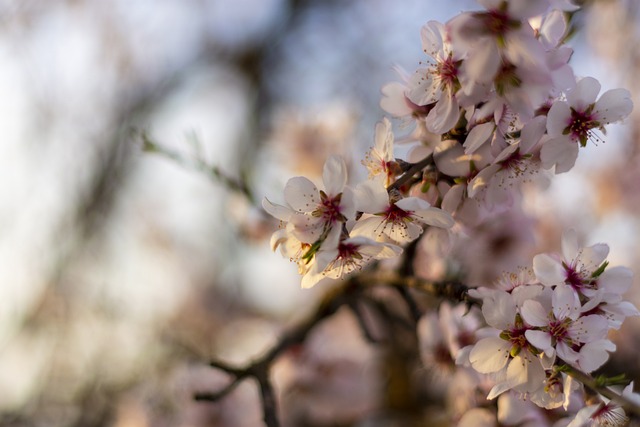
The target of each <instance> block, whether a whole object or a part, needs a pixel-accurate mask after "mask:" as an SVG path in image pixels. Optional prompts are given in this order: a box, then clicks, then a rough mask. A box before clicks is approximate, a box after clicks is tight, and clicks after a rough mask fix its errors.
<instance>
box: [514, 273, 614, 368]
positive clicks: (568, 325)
mask: <svg viewBox="0 0 640 427" xmlns="http://www.w3.org/2000/svg"><path fill="white" fill-rule="evenodd" d="M544 302H545V301H537V300H529V301H525V302H524V304H523V306H522V310H521V312H522V318H523V319H524V320H525V322H527V323H528V324H530V325H531V326H535V327H537V328H540V329H530V330H528V331H526V332H525V336H526V337H527V340H528V341H529V342H530V343H531V344H533V345H534V346H535V347H536V348H538V349H540V350H542V351H544V352H545V354H547V355H549V356H553V355H554V354H555V353H557V354H558V356H559V357H560V358H562V359H563V360H564V361H565V362H567V363H570V364H573V365H578V360H579V359H580V353H578V352H576V351H575V350H574V348H579V347H582V345H583V344H586V343H590V342H594V341H597V340H602V339H604V338H605V337H606V335H607V330H608V322H607V320H606V319H605V318H604V317H603V316H599V315H596V314H593V315H589V316H581V308H582V307H581V304H580V300H579V298H578V295H577V294H576V293H575V292H574V291H573V290H572V289H571V288H570V287H569V286H567V285H560V286H557V287H556V288H555V289H554V291H553V295H552V300H551V310H549V307H545V306H543V303H544ZM545 305H546V304H545ZM599 350H600V352H603V351H605V349H604V348H600V349H599ZM584 357H590V358H591V360H585V359H584ZM584 357H583V358H582V359H580V360H581V361H582V362H583V364H587V365H588V366H589V367H591V366H593V365H595V364H596V363H597V362H596V361H599V360H602V359H603V358H604V360H606V359H607V358H608V354H606V353H605V354H600V353H598V354H595V352H594V353H591V354H587V353H584Z"/></svg>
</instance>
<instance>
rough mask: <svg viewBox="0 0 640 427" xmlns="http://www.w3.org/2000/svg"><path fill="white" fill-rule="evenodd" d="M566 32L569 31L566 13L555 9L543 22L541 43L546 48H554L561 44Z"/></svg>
mask: <svg viewBox="0 0 640 427" xmlns="http://www.w3.org/2000/svg"><path fill="white" fill-rule="evenodd" d="M565 31H567V20H566V19H565V17H564V13H562V11H560V10H558V9H554V10H552V11H551V12H550V13H549V14H548V15H547V16H546V17H545V18H544V21H542V25H541V26H540V31H539V33H540V41H541V42H542V44H543V45H544V47H545V48H547V49H551V48H554V47H556V46H558V43H560V40H561V39H562V37H563V36H564V33H565Z"/></svg>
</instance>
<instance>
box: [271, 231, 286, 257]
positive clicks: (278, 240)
mask: <svg viewBox="0 0 640 427" xmlns="http://www.w3.org/2000/svg"><path fill="white" fill-rule="evenodd" d="M288 239H289V233H287V230H283V229H281V230H278V231H275V232H274V233H273V234H272V235H271V241H270V242H269V243H270V245H271V250H272V251H274V252H275V251H276V249H277V248H278V246H280V245H282V244H283V243H285V242H286V241H287V240H288ZM283 255H284V254H283Z"/></svg>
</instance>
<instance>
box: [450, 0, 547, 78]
mask: <svg viewBox="0 0 640 427" xmlns="http://www.w3.org/2000/svg"><path fill="white" fill-rule="evenodd" d="M480 3H481V4H482V5H483V6H484V7H485V8H486V9H487V11H486V12H467V13H462V14H460V15H458V16H457V17H455V18H453V19H452V20H451V21H449V23H448V24H447V25H448V27H449V28H450V29H451V33H452V40H453V44H454V46H456V47H457V46H458V43H460V44H461V45H462V46H463V48H466V49H468V51H469V57H468V59H466V60H465V63H464V67H463V70H464V72H465V74H467V75H468V77H469V78H470V80H471V81H473V82H479V83H490V82H492V81H493V80H494V78H495V76H496V75H497V74H498V71H499V69H500V67H501V65H502V64H503V63H504V61H503V59H506V60H507V61H508V62H509V63H511V64H513V65H515V66H516V67H523V68H530V69H531V68H534V69H538V70H540V71H542V72H544V71H545V69H546V64H545V63H544V62H545V58H544V49H543V47H542V45H541V44H540V43H539V42H538V40H536V38H535V37H534V32H533V29H532V28H531V26H530V25H529V23H528V22H527V21H526V19H528V18H531V17H534V16H537V15H540V14H541V13H543V12H545V11H546V10H547V8H548V5H549V3H548V1H547V0H511V1H503V0H482V1H481V2H480Z"/></svg>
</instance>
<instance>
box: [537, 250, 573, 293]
mask: <svg viewBox="0 0 640 427" xmlns="http://www.w3.org/2000/svg"><path fill="white" fill-rule="evenodd" d="M533 272H534V273H535V275H536V278H537V279H538V280H539V281H540V283H542V284H543V285H545V286H556V285H560V284H562V283H564V281H565V277H566V275H565V270H564V268H563V267H562V264H561V263H560V262H559V261H558V260H556V259H554V258H551V257H550V256H549V255H547V254H539V255H536V256H535V257H534V258H533Z"/></svg>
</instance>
